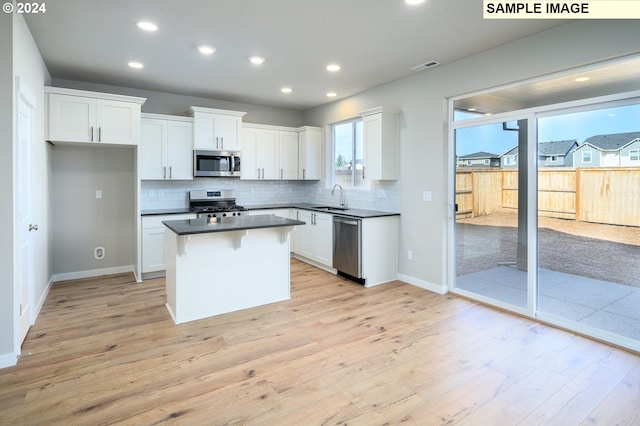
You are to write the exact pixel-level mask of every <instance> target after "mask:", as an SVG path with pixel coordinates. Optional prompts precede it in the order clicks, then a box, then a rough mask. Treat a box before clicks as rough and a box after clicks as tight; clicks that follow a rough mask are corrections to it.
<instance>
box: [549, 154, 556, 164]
mask: <svg viewBox="0 0 640 426" xmlns="http://www.w3.org/2000/svg"><path fill="white" fill-rule="evenodd" d="M549 161H551V162H552V163H557V162H558V156H557V155H552V156H551V157H549Z"/></svg>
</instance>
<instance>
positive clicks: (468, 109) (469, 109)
mask: <svg viewBox="0 0 640 426" xmlns="http://www.w3.org/2000/svg"><path fill="white" fill-rule="evenodd" d="M467 111H471V112H473V111H477V109H476V108H467Z"/></svg>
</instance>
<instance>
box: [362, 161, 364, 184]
mask: <svg viewBox="0 0 640 426" xmlns="http://www.w3.org/2000/svg"><path fill="white" fill-rule="evenodd" d="M362 180H364V164H363V165H362Z"/></svg>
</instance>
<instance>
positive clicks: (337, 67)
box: [327, 64, 340, 72]
mask: <svg viewBox="0 0 640 426" xmlns="http://www.w3.org/2000/svg"><path fill="white" fill-rule="evenodd" d="M327 71H331V72H336V71H340V65H338V64H329V65H327Z"/></svg>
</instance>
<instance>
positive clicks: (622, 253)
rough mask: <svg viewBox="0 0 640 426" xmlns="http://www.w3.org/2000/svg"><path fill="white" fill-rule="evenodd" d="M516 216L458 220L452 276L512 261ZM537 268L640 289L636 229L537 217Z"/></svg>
mask: <svg viewBox="0 0 640 426" xmlns="http://www.w3.org/2000/svg"><path fill="white" fill-rule="evenodd" d="M517 221H518V217H517V215H516V214H515V213H498V214H492V215H487V216H479V217H475V218H469V219H460V220H457V221H456V245H457V247H456V255H457V257H456V269H457V270H456V273H457V275H458V276H460V275H466V274H469V273H472V272H477V271H481V270H485V269H489V268H493V267H495V266H497V265H500V264H509V263H511V262H515V260H516V251H517V239H518V233H517ZM538 227H539V232H538V248H539V253H540V254H539V263H540V265H539V266H540V267H541V268H544V269H548V270H552V271H558V272H565V273H568V274H573V275H579V276H584V277H590V278H595V279H600V280H605V281H609V282H615V283H619V284H625V285H629V286H634V287H640V228H637V227H629V226H615V225H604V224H594V223H587V222H577V221H573V220H563V219H554V218H546V217H540V218H539V219H538Z"/></svg>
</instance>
